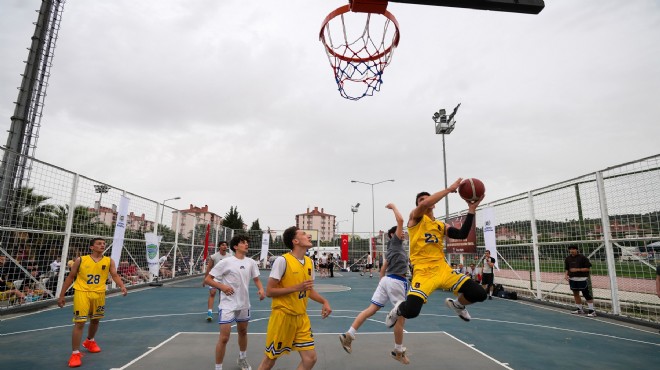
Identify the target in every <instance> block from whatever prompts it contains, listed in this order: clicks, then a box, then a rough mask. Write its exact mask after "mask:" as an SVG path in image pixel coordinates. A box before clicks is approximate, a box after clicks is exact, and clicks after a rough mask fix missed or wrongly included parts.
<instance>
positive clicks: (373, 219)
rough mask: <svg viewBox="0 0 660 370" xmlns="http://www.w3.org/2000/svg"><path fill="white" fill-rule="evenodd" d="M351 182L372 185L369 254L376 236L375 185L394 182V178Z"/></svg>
mask: <svg viewBox="0 0 660 370" xmlns="http://www.w3.org/2000/svg"><path fill="white" fill-rule="evenodd" d="M351 182H352V183H358V184H365V185H370V186H371V239H369V254H371V240H372V239H373V238H374V237H375V234H376V206H375V202H374V185H378V184H382V183H384V182H394V179H389V180H383V181H378V182H364V181H358V180H351ZM372 257H375V256H372Z"/></svg>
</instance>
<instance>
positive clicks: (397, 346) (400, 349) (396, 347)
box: [394, 343, 403, 352]
mask: <svg viewBox="0 0 660 370" xmlns="http://www.w3.org/2000/svg"><path fill="white" fill-rule="evenodd" d="M394 350H395V351H397V352H403V344H396V343H394Z"/></svg>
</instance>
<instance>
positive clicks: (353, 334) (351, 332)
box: [348, 326, 357, 339]
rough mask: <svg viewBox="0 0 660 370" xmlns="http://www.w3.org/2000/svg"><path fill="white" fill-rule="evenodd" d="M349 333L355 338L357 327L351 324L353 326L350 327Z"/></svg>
mask: <svg viewBox="0 0 660 370" xmlns="http://www.w3.org/2000/svg"><path fill="white" fill-rule="evenodd" d="M348 334H350V335H351V337H353V339H355V334H357V330H355V329H354V328H353V327H352V326H351V328H350V329H348Z"/></svg>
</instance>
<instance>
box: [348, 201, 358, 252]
mask: <svg viewBox="0 0 660 370" xmlns="http://www.w3.org/2000/svg"><path fill="white" fill-rule="evenodd" d="M358 208H360V203H358V204H356V205H354V206H351V212H352V213H353V226H352V227H351V244H350V246H351V247H353V246H354V245H353V243H354V242H355V214H356V213H357V211H358ZM351 249H352V248H351Z"/></svg>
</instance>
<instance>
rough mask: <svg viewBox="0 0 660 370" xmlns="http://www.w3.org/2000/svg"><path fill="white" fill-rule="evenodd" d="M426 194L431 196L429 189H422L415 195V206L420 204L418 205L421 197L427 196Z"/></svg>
mask: <svg viewBox="0 0 660 370" xmlns="http://www.w3.org/2000/svg"><path fill="white" fill-rule="evenodd" d="M425 195H426V196H430V195H431V194H429V192H428V191H422V192H421V193H418V194H417V196H416V197H415V206H418V205H419V198H420V197H423V196H425Z"/></svg>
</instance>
